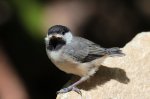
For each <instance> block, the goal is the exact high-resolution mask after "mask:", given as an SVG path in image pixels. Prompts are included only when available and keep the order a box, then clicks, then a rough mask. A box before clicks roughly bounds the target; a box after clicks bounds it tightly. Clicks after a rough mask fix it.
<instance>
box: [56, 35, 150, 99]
mask: <svg viewBox="0 0 150 99" xmlns="http://www.w3.org/2000/svg"><path fill="white" fill-rule="evenodd" d="M122 50H123V52H124V53H125V54H126V56H124V57H109V58H107V59H106V60H105V61H104V62H103V64H102V65H103V66H101V67H100V69H99V71H98V72H97V73H96V74H95V75H94V76H93V77H91V78H90V79H89V80H88V81H86V82H84V83H82V84H81V85H79V86H78V88H80V89H81V91H82V96H80V95H79V94H77V93H76V92H74V91H71V92H68V93H65V94H59V95H58V96H57V99H150V32H143V33H139V34H138V35H137V36H136V37H135V38H133V40H132V41H130V42H129V43H128V44H126V45H125V47H124V48H122ZM75 80H76V78H75ZM72 82H74V79H73V80H72Z"/></svg>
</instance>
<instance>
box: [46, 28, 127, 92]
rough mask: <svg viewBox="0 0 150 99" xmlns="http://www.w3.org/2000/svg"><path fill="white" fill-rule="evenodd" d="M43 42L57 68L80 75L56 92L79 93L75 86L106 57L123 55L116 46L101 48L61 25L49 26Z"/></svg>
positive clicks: (85, 78)
mask: <svg viewBox="0 0 150 99" xmlns="http://www.w3.org/2000/svg"><path fill="white" fill-rule="evenodd" d="M45 44H46V52H47V55H48V57H49V59H50V60H51V61H52V62H53V63H54V64H55V65H56V67H57V68H59V69H60V70H62V71H64V72H66V73H70V74H74V75H78V76H80V77H81V78H80V79H79V80H78V81H77V82H75V83H74V84H72V85H70V86H68V87H67V88H63V89H61V90H60V91H58V92H57V93H66V92H69V91H72V90H73V91H75V92H77V93H79V94H81V91H80V90H79V89H78V88H77V87H76V86H77V85H78V84H80V83H82V82H83V81H85V80H87V79H88V78H90V76H92V75H94V73H95V72H96V71H97V70H98V68H99V67H100V66H101V64H102V62H103V61H104V59H105V58H106V57H113V56H124V55H125V54H124V53H122V51H121V50H120V48H118V47H113V48H103V47H101V46H100V45H98V44H95V43H94V42H92V41H89V40H87V39H85V38H82V37H78V36H74V35H73V34H72V32H71V31H70V29H69V28H68V27H66V26H62V25H54V26H52V27H50V28H49V30H48V33H47V36H46V37H45Z"/></svg>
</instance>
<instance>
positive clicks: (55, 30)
mask: <svg viewBox="0 0 150 99" xmlns="http://www.w3.org/2000/svg"><path fill="white" fill-rule="evenodd" d="M72 37H73V36H72V33H71V31H70V30H69V29H68V28H67V27H66V26H62V25H54V26H52V27H50V28H49V30H48V33H47V36H46V37H45V43H46V47H47V49H48V50H51V51H54V50H59V49H61V48H62V47H63V46H65V45H66V44H69V43H70V42H71V40H72Z"/></svg>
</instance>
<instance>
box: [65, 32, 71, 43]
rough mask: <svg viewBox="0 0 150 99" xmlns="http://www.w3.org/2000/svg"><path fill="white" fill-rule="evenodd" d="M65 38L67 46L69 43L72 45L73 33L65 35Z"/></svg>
mask: <svg viewBox="0 0 150 99" xmlns="http://www.w3.org/2000/svg"><path fill="white" fill-rule="evenodd" d="M64 38H65V39H66V42H67V44H68V43H71V40H72V33H71V32H67V33H65V35H64Z"/></svg>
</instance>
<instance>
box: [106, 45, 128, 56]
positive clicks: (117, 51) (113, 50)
mask: <svg viewBox="0 0 150 99" xmlns="http://www.w3.org/2000/svg"><path fill="white" fill-rule="evenodd" d="M106 53H107V54H108V55H109V56H110V57H113V56H125V54H124V53H123V52H122V50H121V49H120V48H118V47H113V48H107V49H106Z"/></svg>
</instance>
